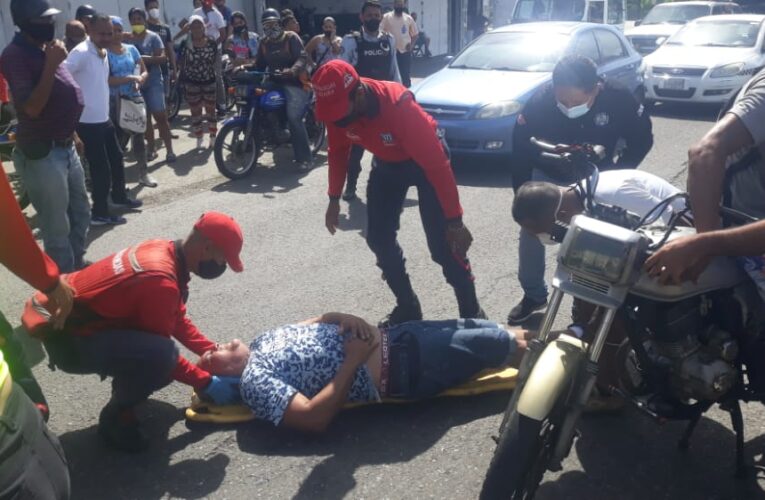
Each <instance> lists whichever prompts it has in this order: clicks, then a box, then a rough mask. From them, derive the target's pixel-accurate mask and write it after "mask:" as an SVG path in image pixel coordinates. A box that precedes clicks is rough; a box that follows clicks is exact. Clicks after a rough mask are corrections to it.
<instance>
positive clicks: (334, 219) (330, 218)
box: [324, 199, 340, 235]
mask: <svg viewBox="0 0 765 500" xmlns="http://www.w3.org/2000/svg"><path fill="white" fill-rule="evenodd" d="M324 224H325V225H326V226H327V231H329V234H332V235H334V234H335V232H337V227H338V226H339V225H340V200H332V199H331V200H329V205H327V213H326V214H325V215H324Z"/></svg>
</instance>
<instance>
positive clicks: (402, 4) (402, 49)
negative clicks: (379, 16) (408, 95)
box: [380, 0, 420, 88]
mask: <svg viewBox="0 0 765 500" xmlns="http://www.w3.org/2000/svg"><path fill="white" fill-rule="evenodd" d="M405 8H406V1H405V0H395V1H394V2H393V12H388V13H387V14H385V15H384V16H383V20H382V24H381V25H380V28H381V29H382V31H385V32H387V33H390V34H391V35H393V38H394V39H395V40H396V59H398V69H399V72H400V73H401V82H402V83H403V84H404V86H405V87H407V88H408V87H411V86H412V78H411V74H412V42H413V41H414V40H416V39H417V35H419V33H420V30H418V29H417V23H416V22H415V21H414V19H412V16H410V15H409V14H407V13H406V12H404V9H405Z"/></svg>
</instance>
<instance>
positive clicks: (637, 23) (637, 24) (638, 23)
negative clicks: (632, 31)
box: [635, 19, 643, 26]
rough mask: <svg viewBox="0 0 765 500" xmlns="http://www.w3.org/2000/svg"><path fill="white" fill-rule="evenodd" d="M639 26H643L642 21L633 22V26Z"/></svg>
mask: <svg viewBox="0 0 765 500" xmlns="http://www.w3.org/2000/svg"><path fill="white" fill-rule="evenodd" d="M641 24H643V20H642V19H638V20H637V21H635V26H640V25H641Z"/></svg>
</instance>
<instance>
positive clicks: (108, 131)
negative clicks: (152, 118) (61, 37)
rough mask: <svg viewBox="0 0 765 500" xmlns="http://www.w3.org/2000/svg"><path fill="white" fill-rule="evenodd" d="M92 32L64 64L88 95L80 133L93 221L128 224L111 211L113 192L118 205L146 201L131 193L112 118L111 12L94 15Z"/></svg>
mask: <svg viewBox="0 0 765 500" xmlns="http://www.w3.org/2000/svg"><path fill="white" fill-rule="evenodd" d="M88 34H89V35H90V37H89V38H88V39H87V40H85V41H84V42H82V43H81V44H79V45H77V46H76V47H75V48H74V49H73V50H72V51H71V52H70V53H69V56H68V57H67V59H66V62H65V63H64V64H65V65H66V68H67V69H68V70H69V72H70V73H71V74H72V77H73V78H74V80H75V81H76V82H77V84H78V85H79V86H80V89H82V95H83V98H84V109H83V111H82V115H81V116H80V123H79V124H78V125H77V135H79V136H80V139H82V142H83V144H84V145H85V158H87V160H88V167H89V168H90V177H91V181H92V184H93V190H92V197H93V208H92V217H91V222H90V223H91V225H92V226H104V225H117V224H124V223H125V222H127V221H126V220H125V218H124V217H120V216H116V215H112V214H111V213H110V211H109V192H110V191H111V202H112V203H113V204H114V205H120V206H124V207H128V208H131V209H135V208H139V207H140V206H141V205H142V203H141V202H140V201H138V200H134V199H132V198H129V197H128V195H127V189H126V188H125V163H124V161H123V155H122V149H121V148H120V146H119V143H118V142H117V134H116V131H115V129H114V125H113V124H112V122H111V120H110V119H109V60H108V58H107V57H106V50H107V47H109V44H111V41H112V22H111V19H109V16H106V15H103V14H96V15H94V16H92V17H91V21H90V28H89V31H88Z"/></svg>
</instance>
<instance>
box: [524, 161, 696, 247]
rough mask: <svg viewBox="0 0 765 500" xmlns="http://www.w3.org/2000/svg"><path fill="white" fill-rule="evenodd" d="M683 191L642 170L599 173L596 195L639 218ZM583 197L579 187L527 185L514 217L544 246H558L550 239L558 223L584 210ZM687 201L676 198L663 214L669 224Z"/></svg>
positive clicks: (549, 184)
mask: <svg viewBox="0 0 765 500" xmlns="http://www.w3.org/2000/svg"><path fill="white" fill-rule="evenodd" d="M678 193H680V190H679V189H678V188H676V187H675V186H673V185H672V184H670V183H669V182H667V181H665V180H664V179H662V178H661V177H658V176H656V175H653V174H650V173H648V172H644V171H642V170H632V169H629V170H609V171H606V172H601V173H600V179H599V180H598V185H597V186H596V188H595V192H594V201H595V202H596V203H601V204H606V205H614V206H619V207H621V208H623V209H625V210H628V211H630V212H632V213H633V214H635V215H637V216H639V217H645V216H646V214H648V212H650V211H651V210H652V209H653V208H654V207H655V206H656V205H658V204H659V203H660V202H662V201H663V200H665V199H667V198H669V197H670V196H673V195H675V194H678ZM584 201H585V200H584V195H583V193H581V190H580V189H579V188H578V187H577V186H575V185H574V186H558V185H556V184H553V183H550V182H527V183H526V184H524V185H523V186H521V188H520V189H519V190H518V193H517V194H516V195H515V200H514V201H513V218H514V219H515V220H516V222H518V224H520V225H521V226H522V227H523V228H524V229H526V230H528V231H530V232H531V233H533V234H536V235H537V237H538V238H539V239H540V241H542V243H545V244H553V243H555V242H554V241H552V239H551V238H550V237H549V235H550V232H551V231H552V229H553V226H554V225H555V221H560V222H563V223H565V224H568V223H569V222H571V218H572V217H574V216H575V215H578V214H581V213H583V212H584V211H585V205H584ZM685 206H686V204H685V200H683V199H677V200H675V201H673V202H672V203H671V204H670V205H669V207H667V209H666V210H665V211H664V212H663V213H662V215H661V220H662V221H663V222H664V223H668V222H669V220H670V218H671V217H672V215H673V214H674V213H677V212H679V211H682V210H683V209H685Z"/></svg>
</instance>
